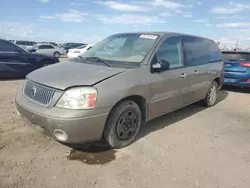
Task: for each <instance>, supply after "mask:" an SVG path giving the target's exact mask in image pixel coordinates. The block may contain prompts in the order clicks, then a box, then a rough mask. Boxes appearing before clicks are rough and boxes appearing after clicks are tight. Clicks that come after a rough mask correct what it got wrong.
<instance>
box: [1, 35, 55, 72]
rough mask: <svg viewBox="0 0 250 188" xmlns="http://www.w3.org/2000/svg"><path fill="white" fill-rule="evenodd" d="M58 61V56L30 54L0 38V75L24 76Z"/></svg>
mask: <svg viewBox="0 0 250 188" xmlns="http://www.w3.org/2000/svg"><path fill="white" fill-rule="evenodd" d="M58 62H59V60H58V58H55V57H49V56H45V55H38V54H31V53H29V52H28V51H26V50H24V49H23V48H20V47H18V46H17V45H15V44H13V43H11V42H9V41H6V40H1V39H0V77H24V76H26V75H27V74H29V73H30V72H32V71H34V70H36V69H39V68H41V67H44V66H48V65H52V64H54V63H58Z"/></svg>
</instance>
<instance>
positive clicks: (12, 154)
mask: <svg viewBox="0 0 250 188" xmlns="http://www.w3.org/2000/svg"><path fill="white" fill-rule="evenodd" d="M22 83H23V80H5V81H4V80H2V81H0V188H5V187H6V188H7V187H8V188H9V187H11V188H12V187H18V188H19V187H20V188H23V187H32V188H35V187H37V188H43V187H53V188H69V187H79V188H85V187H87V188H91V187H102V188H113V187H114V188H116V187H117V188H118V187H119V188H120V187H130V188H133V187H134V188H138V187H145V188H147V187H170V188H184V187H185V188H189V187H190V188H194V187H202V188H216V187H220V188H224V187H225V188H231V187H237V188H249V187H250V124H249V120H250V108H249V106H250V95H249V94H248V93H246V92H244V91H243V90H238V89H237V91H224V90H223V91H220V93H219V98H220V102H219V103H218V104H217V105H216V106H214V107H212V108H203V107H200V106H199V105H197V104H195V105H191V106H188V107H186V108H184V109H182V110H179V111H176V112H173V113H171V114H169V115H166V116H163V117H161V118H158V119H156V120H153V121H152V122H150V123H148V124H147V125H146V126H145V127H144V128H143V129H142V130H141V133H140V135H139V137H138V140H137V141H136V142H135V143H134V144H132V145H131V146H129V147H127V148H124V149H120V150H104V149H100V148H89V149H85V150H82V151H75V150H72V149H71V148H69V147H66V146H64V145H62V144H59V143H57V142H56V141H54V140H51V139H50V138H48V137H46V136H43V135H41V134H39V133H36V132H35V131H34V130H33V129H31V128H30V127H28V126H27V125H25V123H24V122H23V121H21V120H20V119H19V117H18V115H17V114H16V112H15V109H14V106H13V102H12V98H13V95H14V93H15V92H16V90H17V89H19V88H21V86H22Z"/></svg>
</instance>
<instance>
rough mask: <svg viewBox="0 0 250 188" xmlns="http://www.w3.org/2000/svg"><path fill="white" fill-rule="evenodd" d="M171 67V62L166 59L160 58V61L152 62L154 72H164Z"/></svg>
mask: <svg viewBox="0 0 250 188" xmlns="http://www.w3.org/2000/svg"><path fill="white" fill-rule="evenodd" d="M169 68H170V64H169V62H167V61H165V60H160V61H158V62H155V63H154V62H152V68H151V70H152V72H162V71H165V70H168V69H169Z"/></svg>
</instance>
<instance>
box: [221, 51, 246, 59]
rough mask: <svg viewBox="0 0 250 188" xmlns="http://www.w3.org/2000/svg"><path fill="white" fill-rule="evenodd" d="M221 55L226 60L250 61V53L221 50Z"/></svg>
mask: <svg viewBox="0 0 250 188" xmlns="http://www.w3.org/2000/svg"><path fill="white" fill-rule="evenodd" d="M223 56H224V59H225V60H227V61H250V53H239V52H223Z"/></svg>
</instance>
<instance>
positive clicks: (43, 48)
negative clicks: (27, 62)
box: [29, 43, 66, 58]
mask: <svg viewBox="0 0 250 188" xmlns="http://www.w3.org/2000/svg"><path fill="white" fill-rule="evenodd" d="M29 52H32V53H37V54H44V55H48V56H55V57H57V58H59V57H60V55H64V54H66V51H65V50H64V49H63V48H60V47H56V46H53V45H51V44H44V43H41V44H39V43H38V44H36V45H34V46H33V47H32V48H31V49H29Z"/></svg>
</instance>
